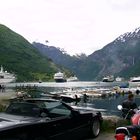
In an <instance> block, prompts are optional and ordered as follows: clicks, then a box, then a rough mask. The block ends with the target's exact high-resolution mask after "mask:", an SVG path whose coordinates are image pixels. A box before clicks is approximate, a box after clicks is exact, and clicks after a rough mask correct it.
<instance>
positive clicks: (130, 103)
mask: <svg viewBox="0 0 140 140" xmlns="http://www.w3.org/2000/svg"><path fill="white" fill-rule="evenodd" d="M122 107H123V109H122V112H123V117H124V118H125V117H127V119H130V118H131V116H132V115H133V114H134V109H137V104H136V103H135V102H134V95H133V94H132V93H129V95H128V98H127V99H126V100H124V101H123V103H122Z"/></svg>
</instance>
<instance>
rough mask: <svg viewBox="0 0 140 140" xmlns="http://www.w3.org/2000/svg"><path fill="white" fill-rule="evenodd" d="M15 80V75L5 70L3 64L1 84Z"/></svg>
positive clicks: (0, 73) (0, 70)
mask: <svg viewBox="0 0 140 140" xmlns="http://www.w3.org/2000/svg"><path fill="white" fill-rule="evenodd" d="M15 80H16V77H15V75H14V74H11V73H9V72H7V71H4V70H3V67H2V66H1V69H0V84H4V83H10V82H14V81H15Z"/></svg>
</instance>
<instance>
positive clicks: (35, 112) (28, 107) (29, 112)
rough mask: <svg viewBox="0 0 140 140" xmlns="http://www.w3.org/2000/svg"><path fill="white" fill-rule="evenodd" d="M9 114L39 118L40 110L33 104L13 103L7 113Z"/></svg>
mask: <svg viewBox="0 0 140 140" xmlns="http://www.w3.org/2000/svg"><path fill="white" fill-rule="evenodd" d="M5 112H6V113H8V114H13V115H21V116H31V117H37V116H39V113H40V108H39V107H38V106H37V105H36V104H32V103H21V102H20V103H11V104H10V105H9V106H8V108H7V109H6V111H5Z"/></svg>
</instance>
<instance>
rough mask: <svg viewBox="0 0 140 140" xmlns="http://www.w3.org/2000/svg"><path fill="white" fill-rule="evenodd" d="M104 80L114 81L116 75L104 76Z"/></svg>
mask: <svg viewBox="0 0 140 140" xmlns="http://www.w3.org/2000/svg"><path fill="white" fill-rule="evenodd" d="M102 81H103V82H113V81H114V76H113V75H110V76H106V77H104V78H103V80H102Z"/></svg>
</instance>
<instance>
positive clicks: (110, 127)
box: [101, 117, 131, 133]
mask: <svg viewBox="0 0 140 140" xmlns="http://www.w3.org/2000/svg"><path fill="white" fill-rule="evenodd" d="M127 125H131V124H130V121H129V120H125V119H122V118H119V117H117V118H114V117H109V118H105V119H104V121H103V124H102V126H101V131H102V132H107V133H112V132H115V129H116V128H117V127H121V126H127Z"/></svg>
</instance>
